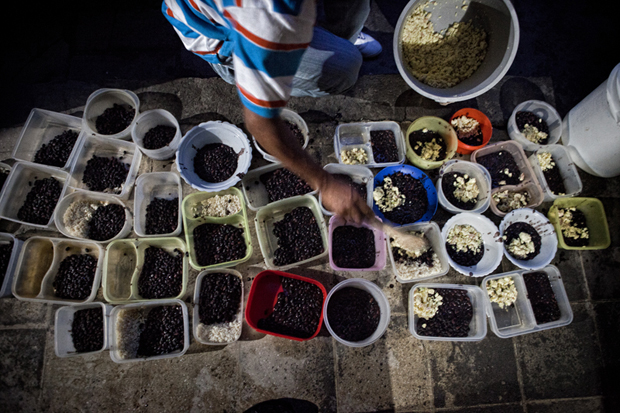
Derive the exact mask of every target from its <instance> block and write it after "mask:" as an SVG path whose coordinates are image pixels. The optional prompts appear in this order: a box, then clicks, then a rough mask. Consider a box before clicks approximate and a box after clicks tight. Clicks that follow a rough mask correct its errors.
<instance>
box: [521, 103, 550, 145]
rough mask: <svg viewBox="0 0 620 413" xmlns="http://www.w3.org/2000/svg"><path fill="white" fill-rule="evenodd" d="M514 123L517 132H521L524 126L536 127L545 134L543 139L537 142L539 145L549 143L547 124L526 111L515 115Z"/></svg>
mask: <svg viewBox="0 0 620 413" xmlns="http://www.w3.org/2000/svg"><path fill="white" fill-rule="evenodd" d="M515 121H516V124H517V128H519V132H523V129H524V128H525V125H530V126H534V127H536V128H537V129H538V130H539V131H541V132H544V133H546V134H547V137H546V138H545V139H541V140H540V142H538V144H539V145H546V144H547V142H549V125H547V122H545V120H544V119H543V118H541V117H539V116H537V115H536V114H534V113H532V112H528V111H524V110H523V111H519V112H517V113H516V114H515Z"/></svg>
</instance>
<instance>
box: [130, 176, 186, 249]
mask: <svg viewBox="0 0 620 413" xmlns="http://www.w3.org/2000/svg"><path fill="white" fill-rule="evenodd" d="M175 197H176V198H178V214H179V219H178V223H177V227H176V229H175V230H174V231H173V232H170V233H167V234H151V235H149V234H147V233H146V209H147V207H148V206H149V204H150V203H151V202H152V201H153V199H154V198H163V199H167V200H170V199H174V198H175ZM182 200H183V188H182V186H181V178H180V177H179V175H177V174H175V173H174V172H151V173H146V174H142V175H140V176H139V177H138V179H136V192H135V194H134V204H133V205H134V208H133V210H134V231H136V234H137V235H138V236H139V237H141V238H149V237H165V236H170V237H176V236H178V235H179V234H180V233H181V229H182V226H181V215H182V213H181V202H182Z"/></svg>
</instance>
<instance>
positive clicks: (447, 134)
mask: <svg viewBox="0 0 620 413" xmlns="http://www.w3.org/2000/svg"><path fill="white" fill-rule="evenodd" d="M424 129H428V130H429V131H431V132H436V133H438V134H439V135H440V136H441V137H442V138H443V140H444V142H445V144H446V157H445V158H444V159H441V160H438V161H429V160H427V159H423V158H421V157H420V156H418V154H416V153H415V152H414V151H413V148H412V147H411V142H410V141H409V135H410V134H411V133H412V132H414V131H418V130H424ZM458 140H459V139H458V138H457V136H456V132H455V131H454V128H453V127H452V125H450V123H449V122H446V121H445V120H443V119H441V118H438V117H436V116H422V117H421V118H418V119H416V120H415V121H413V122H412V123H411V125H409V128H407V134H406V135H405V143H406V145H407V159H409V162H411V163H412V164H413V165H415V166H417V167H418V168H422V169H436V168H439V167H441V165H443V164H444V163H446V162H447V161H449V160H450V159H452V158H453V157H454V154H455V153H456V148H457V147H458Z"/></svg>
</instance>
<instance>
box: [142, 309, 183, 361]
mask: <svg viewBox="0 0 620 413" xmlns="http://www.w3.org/2000/svg"><path fill="white" fill-rule="evenodd" d="M184 340H185V337H184V325H183V310H182V308H181V306H180V305H174V306H172V305H166V306H161V307H155V308H153V309H152V310H151V311H149V313H148V315H147V316H146V322H145V323H144V330H142V333H141V334H140V342H139V344H138V356H139V357H151V356H159V355H162V354H168V353H172V352H173V351H178V350H182V349H183V344H184Z"/></svg>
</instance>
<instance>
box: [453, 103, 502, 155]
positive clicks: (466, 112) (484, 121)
mask: <svg viewBox="0 0 620 413" xmlns="http://www.w3.org/2000/svg"><path fill="white" fill-rule="evenodd" d="M461 116H467V117H468V118H472V119H476V120H477V121H478V123H480V129H481V130H482V145H479V146H470V145H465V144H464V143H463V142H461V140H460V139H459V140H458V146H457V147H456V151H457V152H458V153H460V154H461V155H469V154H470V153H472V152H473V151H475V150H476V149H480V148H482V147H484V146H486V144H487V143H489V141H490V140H491V135H493V126H492V125H491V121H490V120H489V118H487V115H485V114H484V113H482V112H480V111H479V110H478V109H473V108H463V109H461V110H459V111H457V112H456V113H455V114H454V115H452V117H451V118H450V123H452V119H455V118H458V117H461ZM457 136H458V133H457Z"/></svg>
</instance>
